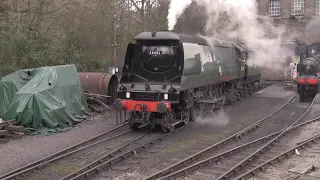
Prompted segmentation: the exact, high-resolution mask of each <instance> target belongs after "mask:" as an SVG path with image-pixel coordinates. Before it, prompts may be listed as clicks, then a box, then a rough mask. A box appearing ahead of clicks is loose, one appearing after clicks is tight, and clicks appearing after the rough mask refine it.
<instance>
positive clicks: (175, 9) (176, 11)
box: [168, 0, 192, 31]
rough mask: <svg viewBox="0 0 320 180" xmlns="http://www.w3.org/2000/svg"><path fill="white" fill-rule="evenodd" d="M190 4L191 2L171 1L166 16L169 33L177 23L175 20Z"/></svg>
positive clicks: (186, 0)
mask: <svg viewBox="0 0 320 180" xmlns="http://www.w3.org/2000/svg"><path fill="white" fill-rule="evenodd" d="M191 3H192V0H171V3H170V7H169V14H168V22H169V24H168V27H169V30H170V31H171V30H172V29H173V28H174V26H175V25H176V23H177V19H178V18H179V16H181V14H182V13H183V11H184V9H185V8H187V7H188V6H189V5H190V4H191Z"/></svg>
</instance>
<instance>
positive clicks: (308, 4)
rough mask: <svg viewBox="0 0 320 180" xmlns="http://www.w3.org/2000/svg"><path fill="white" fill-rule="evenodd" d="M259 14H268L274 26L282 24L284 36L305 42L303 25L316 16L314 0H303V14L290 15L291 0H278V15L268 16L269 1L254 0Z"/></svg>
mask: <svg viewBox="0 0 320 180" xmlns="http://www.w3.org/2000/svg"><path fill="white" fill-rule="evenodd" d="M256 1H257V4H258V12H259V15H262V16H268V17H269V18H270V19H271V22H272V23H273V24H274V26H284V27H285V30H286V31H285V33H284V38H287V39H296V40H298V41H299V42H306V31H305V27H306V25H307V24H308V22H309V21H310V20H311V19H312V17H314V16H316V15H317V14H316V0H304V14H303V15H300V16H293V15H291V0H279V1H280V15H279V16H269V1H270V0H256Z"/></svg>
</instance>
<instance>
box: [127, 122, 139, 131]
mask: <svg viewBox="0 0 320 180" xmlns="http://www.w3.org/2000/svg"><path fill="white" fill-rule="evenodd" d="M129 125H130V128H131V129H133V130H136V129H139V126H140V124H138V123H131V122H130V124H129Z"/></svg>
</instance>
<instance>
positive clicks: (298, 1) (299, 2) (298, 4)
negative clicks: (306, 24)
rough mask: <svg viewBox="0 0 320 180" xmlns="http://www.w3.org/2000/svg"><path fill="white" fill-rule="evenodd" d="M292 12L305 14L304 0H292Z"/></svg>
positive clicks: (293, 13)
mask: <svg viewBox="0 0 320 180" xmlns="http://www.w3.org/2000/svg"><path fill="white" fill-rule="evenodd" d="M291 14H292V15H302V14H304V0H291Z"/></svg>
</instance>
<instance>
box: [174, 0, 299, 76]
mask: <svg viewBox="0 0 320 180" xmlns="http://www.w3.org/2000/svg"><path fill="white" fill-rule="evenodd" d="M191 1H195V2H196V3H197V4H198V5H199V6H204V7H205V9H206V13H207V14H208V17H209V18H208V20H207V23H206V27H205V32H206V36H207V37H208V38H211V37H214V38H217V39H233V40H239V41H241V42H243V43H244V44H245V45H246V47H247V48H248V49H249V50H250V51H252V54H251V56H250V58H249V60H248V61H247V64H248V65H249V66H258V67H267V68H270V69H273V70H283V65H284V63H285V60H286V57H288V56H291V55H292V52H293V49H288V48H284V47H283V46H282V45H281V44H282V38H281V36H282V35H283V33H284V32H285V31H284V30H285V29H284V28H281V27H277V28H276V27H274V26H272V24H271V23H270V22H269V20H268V19H267V18H265V17H260V16H259V15H258V12H257V3H256V0H188V1H185V0H182V1H179V0H171V4H170V9H169V16H168V21H169V30H172V29H173V27H174V25H175V24H176V21H177V18H178V17H179V16H180V15H181V14H182V13H183V11H184V9H185V8H187V7H188V6H189V5H190V4H191ZM178 2H180V4H178ZM182 3H183V4H182ZM226 15H227V16H226ZM226 17H227V18H226Z"/></svg>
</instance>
